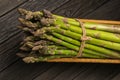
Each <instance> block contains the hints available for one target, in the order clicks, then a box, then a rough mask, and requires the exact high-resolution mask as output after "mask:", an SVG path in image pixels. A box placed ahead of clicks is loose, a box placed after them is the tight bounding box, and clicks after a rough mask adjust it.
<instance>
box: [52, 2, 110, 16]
mask: <svg viewBox="0 0 120 80" xmlns="http://www.w3.org/2000/svg"><path fill="white" fill-rule="evenodd" d="M108 1H109V0H89V1H88V0H70V1H69V2H68V3H66V4H65V5H63V6H61V7H60V8H57V9H55V10H54V11H53V12H54V13H56V14H59V15H62V16H66V17H74V18H84V17H85V16H86V15H88V14H89V13H91V12H93V11H94V10H96V9H97V8H99V7H100V6H102V5H103V4H105V3H107V2H108Z"/></svg>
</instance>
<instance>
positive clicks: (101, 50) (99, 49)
mask: <svg viewBox="0 0 120 80" xmlns="http://www.w3.org/2000/svg"><path fill="white" fill-rule="evenodd" d="M52 34H53V35H54V36H56V37H58V38H59V39H61V40H64V41H66V42H69V43H72V44H73V45H76V46H78V47H79V46H80V44H81V43H80V41H77V40H74V39H72V38H69V37H66V36H63V35H61V34H58V33H52ZM85 48H87V49H90V50H94V51H97V52H99V53H100V54H98V53H97V55H99V56H105V55H109V56H114V55H115V54H117V56H118V55H119V53H117V52H115V51H111V50H108V49H105V48H102V47H97V46H94V45H91V44H85ZM106 57H107V56H106Z"/></svg>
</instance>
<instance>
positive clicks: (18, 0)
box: [0, 0, 28, 17]
mask: <svg viewBox="0 0 120 80" xmlns="http://www.w3.org/2000/svg"><path fill="white" fill-rule="evenodd" d="M26 1H28V0H4V1H3V0H0V17H1V16H3V15H5V14H6V13H8V12H9V11H11V10H13V9H15V8H17V7H18V6H20V5H21V4H23V3H25V2H26Z"/></svg>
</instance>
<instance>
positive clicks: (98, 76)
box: [73, 64, 120, 80]
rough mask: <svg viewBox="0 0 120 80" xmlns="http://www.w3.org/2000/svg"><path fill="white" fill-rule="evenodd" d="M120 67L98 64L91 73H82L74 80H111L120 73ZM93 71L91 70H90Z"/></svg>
mask: <svg viewBox="0 0 120 80" xmlns="http://www.w3.org/2000/svg"><path fill="white" fill-rule="evenodd" d="M119 67H120V65H119V64H118V65H113V64H97V67H96V68H94V69H93V70H91V71H87V70H86V71H85V72H83V73H80V74H79V75H78V76H77V77H76V78H74V79H73V80H79V79H81V80H110V79H111V77H113V75H115V74H117V73H119V72H120V69H119ZM90 69H91V68H90Z"/></svg>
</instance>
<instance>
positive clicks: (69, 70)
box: [0, 0, 120, 80]
mask: <svg viewBox="0 0 120 80" xmlns="http://www.w3.org/2000/svg"><path fill="white" fill-rule="evenodd" d="M1 1H3V0H1ZM4 1H5V2H4ZM4 1H3V2H2V4H6V3H7V2H10V1H9V0H4ZM13 1H14V0H12V2H11V4H12V3H13V5H11V4H10V5H9V4H8V7H9V8H8V7H7V6H6V8H4V9H3V8H0V9H1V10H0V11H3V12H1V15H2V16H1V17H0V24H1V25H0V33H1V34H0V64H1V65H0V80H33V79H34V80H39V79H47V78H48V79H51V80H79V79H82V80H89V79H91V80H92V79H93V80H96V79H98V80H110V79H113V80H119V78H120V77H119V76H120V75H119V73H120V69H119V67H120V65H119V64H116V65H115V64H114V65H113V64H90V63H89V64H88V63H86V64H85V63H37V64H25V63H23V62H22V61H21V60H19V58H18V57H17V56H16V55H15V54H16V53H17V52H18V51H19V49H18V48H19V43H20V42H21V40H22V38H23V32H21V31H20V30H18V29H17V28H16V26H17V25H18V24H19V22H18V21H17V18H18V17H19V14H18V12H17V7H22V8H25V9H28V10H34V11H36V10H42V9H47V10H50V11H52V12H53V13H55V14H59V15H62V16H66V17H74V18H89V19H109V20H119V19H120V15H119V14H120V12H119V7H120V6H119V5H120V1H119V0H89V1H88V0H57V1H56V0H27V2H25V3H22V1H23V0H20V2H21V3H17V1H16V2H15V1H14V2H13ZM24 1H25V0H24ZM2 7H4V6H2ZM2 9H3V10H2ZM52 71H53V72H52ZM57 71H58V72H57ZM51 72H52V74H51ZM102 74H103V75H102ZM86 75H87V76H88V78H87V76H86ZM46 77H47V78H46Z"/></svg>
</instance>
